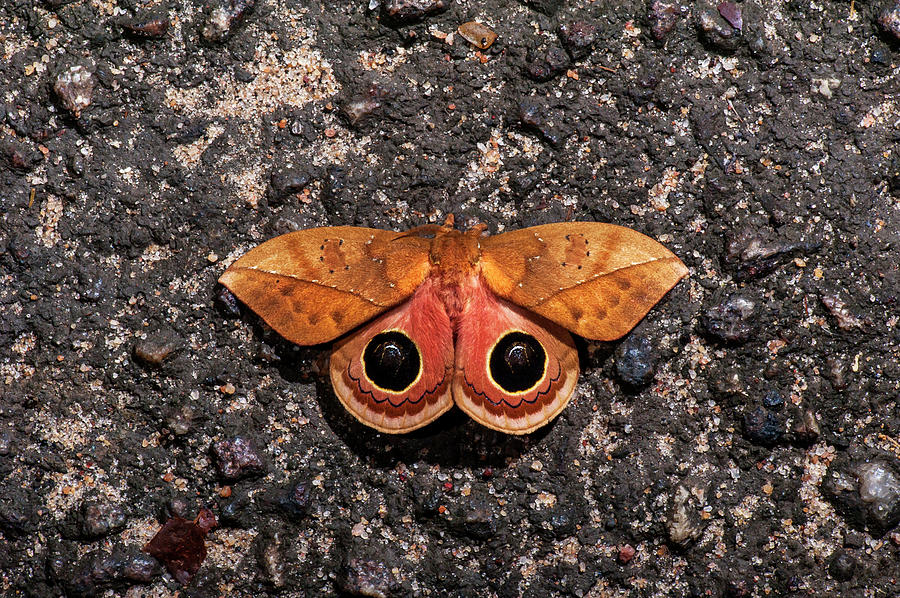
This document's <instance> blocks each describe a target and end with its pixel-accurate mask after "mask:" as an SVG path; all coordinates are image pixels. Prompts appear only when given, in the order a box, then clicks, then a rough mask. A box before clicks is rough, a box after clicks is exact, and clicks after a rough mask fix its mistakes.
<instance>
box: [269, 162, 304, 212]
mask: <svg viewBox="0 0 900 598" xmlns="http://www.w3.org/2000/svg"><path fill="white" fill-rule="evenodd" d="M307 185H309V174H307V173H306V172H303V171H301V170H298V169H296V168H285V169H283V170H276V171H274V172H273V173H272V178H271V179H270V182H269V204H270V205H277V204H280V203H282V202H283V201H284V200H285V198H286V197H288V196H289V195H294V194H295V193H300V192H301V191H303V190H304V189H305V188H306V186H307Z"/></svg>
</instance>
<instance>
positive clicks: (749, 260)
mask: <svg viewBox="0 0 900 598" xmlns="http://www.w3.org/2000/svg"><path fill="white" fill-rule="evenodd" d="M818 247H819V244H818V243H787V242H784V241H781V240H778V239H777V238H775V235H774V234H773V233H772V231H771V230H770V229H754V228H745V229H742V230H739V231H736V232H734V233H732V234H731V235H730V236H729V238H728V240H727V242H726V244H725V262H726V263H727V264H729V265H731V266H732V267H734V269H735V273H734V277H735V279H736V280H738V281H743V280H749V279H752V278H756V277H758V276H762V275H764V274H768V273H769V272H771V271H773V270H774V269H775V268H776V267H777V266H778V265H779V264H780V263H782V262H784V261H786V260H787V259H788V258H790V257H791V256H793V255H795V254H802V253H808V252H810V251H813V250H815V249H817V248H818Z"/></svg>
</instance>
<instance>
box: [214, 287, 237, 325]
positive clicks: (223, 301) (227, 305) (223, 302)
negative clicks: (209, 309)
mask: <svg viewBox="0 0 900 598" xmlns="http://www.w3.org/2000/svg"><path fill="white" fill-rule="evenodd" d="M213 301H214V303H215V304H216V307H217V308H218V309H219V312H220V313H221V314H222V315H223V316H226V317H229V318H239V317H240V316H241V303H240V301H238V299H237V297H235V296H234V293H232V292H231V291H229V290H228V289H227V288H225V287H224V286H222V285H219V286H218V287H216V291H215V295H214V298H213Z"/></svg>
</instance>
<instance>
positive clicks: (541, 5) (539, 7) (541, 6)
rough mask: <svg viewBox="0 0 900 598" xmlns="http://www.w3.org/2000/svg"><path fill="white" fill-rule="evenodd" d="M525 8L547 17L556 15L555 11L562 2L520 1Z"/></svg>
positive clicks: (550, 0)
mask: <svg viewBox="0 0 900 598" xmlns="http://www.w3.org/2000/svg"><path fill="white" fill-rule="evenodd" d="M521 1H522V2H523V3H524V4H525V6H528V7H529V8H533V9H534V10H536V11H538V12H541V13H544V14H545V15H547V16H548V17H552V16H553V15H555V14H556V11H558V10H559V8H560V7H561V6H562V5H563V0H521Z"/></svg>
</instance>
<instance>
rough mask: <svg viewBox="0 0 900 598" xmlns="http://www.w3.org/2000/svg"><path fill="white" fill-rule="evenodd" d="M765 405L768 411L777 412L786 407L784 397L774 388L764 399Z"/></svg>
mask: <svg viewBox="0 0 900 598" xmlns="http://www.w3.org/2000/svg"><path fill="white" fill-rule="evenodd" d="M763 405H765V407H766V408H767V409H772V410H774V411H777V410H779V409H781V408H782V407H784V396H782V394H781V393H780V392H778V391H777V390H775V389H774V388H773V389H772V390H770V391H768V392H767V393H766V396H764V397H763Z"/></svg>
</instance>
